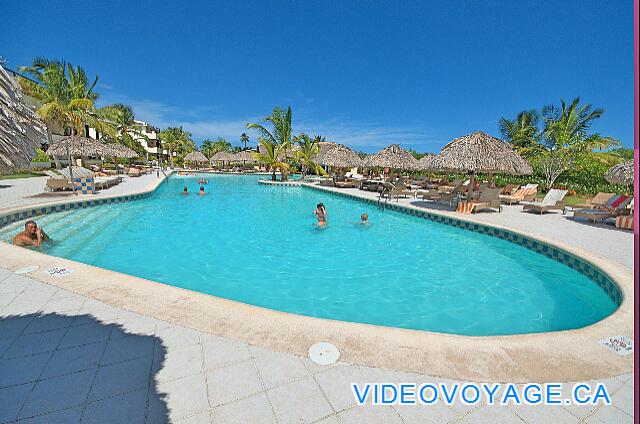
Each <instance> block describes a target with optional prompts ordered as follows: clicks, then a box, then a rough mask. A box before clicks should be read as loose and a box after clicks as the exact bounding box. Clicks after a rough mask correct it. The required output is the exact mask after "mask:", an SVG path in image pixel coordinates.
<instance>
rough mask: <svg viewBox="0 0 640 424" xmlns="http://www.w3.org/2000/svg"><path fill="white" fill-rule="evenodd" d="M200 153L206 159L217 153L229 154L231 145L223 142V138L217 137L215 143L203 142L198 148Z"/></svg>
mask: <svg viewBox="0 0 640 424" xmlns="http://www.w3.org/2000/svg"><path fill="white" fill-rule="evenodd" d="M200 151H201V152H202V153H203V154H204V155H205V156H206V157H208V158H211V156H213V155H215V154H216V153H218V152H230V151H231V143H229V142H228V141H227V140H225V139H224V138H223V137H218V138H217V139H216V141H212V140H205V141H203V142H202V145H201V146H200Z"/></svg>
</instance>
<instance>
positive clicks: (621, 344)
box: [599, 336, 633, 356]
mask: <svg viewBox="0 0 640 424" xmlns="http://www.w3.org/2000/svg"><path fill="white" fill-rule="evenodd" d="M599 343H600V344H601V345H602V346H604V347H606V348H607V349H609V350H610V351H612V352H613V353H617V354H618V355H620V356H627V355H630V354H632V353H633V340H631V339H630V338H629V337H627V336H614V337H607V338H606V339H602V340H599Z"/></svg>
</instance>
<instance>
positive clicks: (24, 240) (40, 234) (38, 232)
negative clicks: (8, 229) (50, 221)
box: [13, 221, 49, 246]
mask: <svg viewBox="0 0 640 424" xmlns="http://www.w3.org/2000/svg"><path fill="white" fill-rule="evenodd" d="M47 240H49V236H48V235H47V234H46V233H45V232H44V231H43V230H42V228H40V227H38V224H36V222H35V221H27V222H26V223H25V224H24V231H22V232H20V233H18V234H17V235H16V236H15V237H14V238H13V244H15V245H16V246H41V245H42V242H45V241H47Z"/></svg>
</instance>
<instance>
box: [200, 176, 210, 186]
mask: <svg viewBox="0 0 640 424" xmlns="http://www.w3.org/2000/svg"><path fill="white" fill-rule="evenodd" d="M199 184H200V185H203V184H209V180H205V179H204V178H200V182H199Z"/></svg>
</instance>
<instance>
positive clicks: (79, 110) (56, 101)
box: [19, 58, 116, 144]
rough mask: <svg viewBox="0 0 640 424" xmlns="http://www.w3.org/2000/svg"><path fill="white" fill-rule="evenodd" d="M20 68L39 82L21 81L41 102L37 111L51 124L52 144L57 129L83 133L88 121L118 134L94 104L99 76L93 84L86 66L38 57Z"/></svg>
mask: <svg viewBox="0 0 640 424" xmlns="http://www.w3.org/2000/svg"><path fill="white" fill-rule="evenodd" d="M20 70H21V71H23V72H26V73H29V74H31V75H33V77H34V78H35V80H36V81H37V82H33V81H31V80H29V79H26V78H21V79H20V80H19V81H20V86H21V88H22V90H23V91H24V92H25V94H27V95H29V96H31V97H33V98H35V99H37V100H39V101H40V103H41V105H40V106H39V107H38V109H37V111H36V112H37V114H38V116H39V117H40V119H42V121H43V122H44V123H45V125H46V127H47V138H48V141H49V144H51V142H52V133H53V131H54V130H60V131H62V132H64V133H66V132H67V131H69V132H71V133H72V134H79V133H82V132H83V130H84V126H85V124H88V125H90V126H91V127H93V128H95V129H96V130H97V131H99V132H102V133H106V134H109V135H111V136H114V137H115V134H116V131H115V128H114V127H113V126H112V125H111V124H110V123H109V122H108V121H107V120H105V119H103V117H102V116H101V114H100V113H99V112H98V110H97V109H96V107H95V104H94V102H95V101H96V99H97V98H98V94H97V93H96V92H94V88H95V86H96V84H97V82H98V77H97V76H96V77H95V78H94V80H93V82H92V83H91V84H89V80H88V78H87V75H86V73H85V71H84V69H82V67H80V66H77V67H75V68H74V67H73V65H71V64H70V63H69V64H66V63H65V62H63V61H58V60H49V59H43V58H36V59H34V60H33V63H32V65H31V66H29V67H21V68H20Z"/></svg>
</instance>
